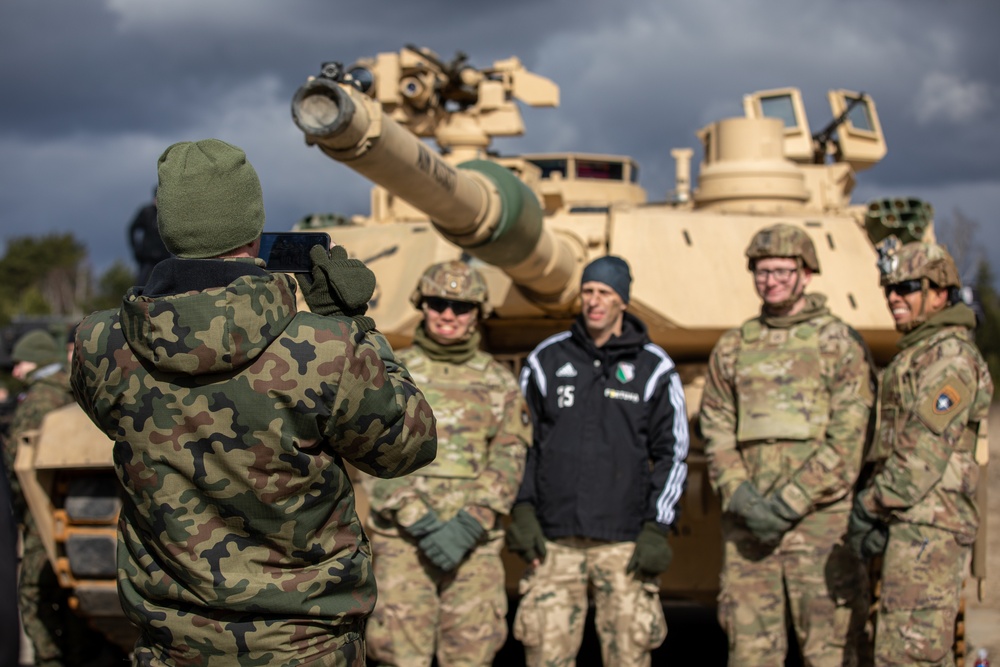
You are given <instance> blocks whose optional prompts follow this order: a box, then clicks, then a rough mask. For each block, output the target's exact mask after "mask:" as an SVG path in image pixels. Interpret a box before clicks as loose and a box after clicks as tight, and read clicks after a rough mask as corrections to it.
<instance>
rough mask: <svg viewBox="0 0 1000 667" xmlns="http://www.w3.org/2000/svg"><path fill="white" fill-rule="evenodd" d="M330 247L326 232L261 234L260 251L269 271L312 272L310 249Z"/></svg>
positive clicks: (328, 236) (260, 255)
mask: <svg viewBox="0 0 1000 667" xmlns="http://www.w3.org/2000/svg"><path fill="white" fill-rule="evenodd" d="M317 245H318V246H323V247H324V248H326V249H329V248H330V235H329V234H327V233H326V232H264V233H263V234H261V235H260V253H259V254H258V255H257V256H258V257H260V258H261V259H262V260H264V266H265V267H266V268H267V270H268V271H277V272H281V273H310V272H312V268H313V262H312V259H310V258H309V251H310V250H311V249H312V248H313V246H317Z"/></svg>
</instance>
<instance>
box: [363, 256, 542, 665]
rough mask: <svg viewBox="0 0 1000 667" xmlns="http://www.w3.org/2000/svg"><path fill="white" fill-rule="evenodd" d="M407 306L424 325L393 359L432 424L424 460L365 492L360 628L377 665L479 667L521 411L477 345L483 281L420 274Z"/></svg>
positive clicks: (510, 383)
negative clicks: (372, 594)
mask: <svg viewBox="0 0 1000 667" xmlns="http://www.w3.org/2000/svg"><path fill="white" fill-rule="evenodd" d="M411 301H412V302H413V304H414V306H416V307H417V308H419V309H421V310H422V311H423V313H424V319H423V321H422V322H421V324H420V325H419V326H418V327H417V330H416V332H415V333H414V337H413V346H412V347H410V348H407V349H406V350H403V351H401V352H400V355H399V356H400V360H401V361H402V362H403V363H404V364H405V365H406V367H407V369H408V370H409V371H410V373H411V374H412V375H413V379H414V380H415V381H416V382H417V384H418V386H420V388H421V389H422V390H423V391H424V394H425V395H426V396H427V401H428V402H429V403H430V404H431V407H432V408H433V409H434V415H435V417H436V418H437V424H438V456H437V459H436V460H435V461H434V463H432V464H430V465H428V466H427V467H425V468H423V469H422V470H420V472H419V473H417V474H414V475H409V476H407V477H406V478H404V479H399V480H376V481H375V482H374V483H373V484H372V485H371V487H370V488H371V492H370V499H371V508H372V513H371V520H370V523H369V526H370V528H371V533H372V536H371V540H372V550H373V555H374V558H375V576H376V577H377V578H378V581H379V583H380V584H381V595H380V596H379V601H378V605H376V607H375V612H374V614H373V615H372V619H371V622H370V623H369V624H368V647H369V652H370V655H371V656H372V657H373V658H375V659H376V660H377V661H379V664H383V665H398V666H400V667H430V664H431V661H432V660H433V658H434V657H435V655H436V656H437V664H439V665H441V667H455V666H458V665H465V666H469V667H472V666H480V665H489V664H491V663H492V661H493V657H494V655H495V654H496V652H497V651H498V650H499V649H500V647H501V646H503V643H504V641H505V640H506V638H507V620H506V617H507V595H506V591H505V590H504V568H503V562H502V561H501V560H500V549H501V547H502V546H503V529H502V527H501V524H500V519H501V517H503V516H504V515H506V514H507V513H508V512H510V507H511V504H512V503H513V502H514V496H515V494H516V493H517V489H518V486H519V485H520V483H521V477H522V475H523V474H524V458H525V452H526V450H527V446H528V444H529V443H530V442H531V425H530V419H529V417H528V408H527V405H526V404H525V402H524V398H523V397H522V396H521V392H520V390H519V389H518V386H517V381H516V379H515V378H514V376H513V374H511V372H510V371H509V370H508V369H507V368H506V367H505V366H503V365H502V364H500V363H499V362H497V361H496V360H495V359H493V357H491V356H490V355H489V354H487V353H486V352H483V351H481V350H480V349H479V343H480V338H481V336H480V333H479V332H478V331H477V330H476V326H477V322H478V320H480V319H482V318H484V317H486V316H487V315H488V299H487V290H486V283H485V281H484V280H483V278H482V276H481V275H480V274H479V273H478V272H477V271H476V270H475V269H473V268H472V267H470V266H469V265H467V264H465V263H463V262H459V261H452V262H444V263H442V264H434V265H432V266H431V267H429V268H428V269H427V270H426V271H425V272H424V274H423V276H422V277H421V279H420V282H419V284H418V285H417V289H416V290H415V291H414V293H413V296H412V297H411Z"/></svg>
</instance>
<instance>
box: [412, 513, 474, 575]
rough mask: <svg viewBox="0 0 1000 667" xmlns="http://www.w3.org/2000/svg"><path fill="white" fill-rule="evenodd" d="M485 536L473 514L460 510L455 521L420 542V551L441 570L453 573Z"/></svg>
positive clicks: (446, 523)
mask: <svg viewBox="0 0 1000 667" xmlns="http://www.w3.org/2000/svg"><path fill="white" fill-rule="evenodd" d="M417 523H420V522H419V521H418V522H417ZM485 534H486V530H485V529H484V528H483V527H482V526H481V525H480V524H479V522H478V521H476V519H475V518H474V517H473V516H472V515H471V514H469V513H468V512H466V511H465V510H459V512H458V514H456V515H455V518H454V519H452V520H451V521H446V522H445V523H444V525H442V526H441V527H440V528H438V529H437V530H435V531H433V532H431V533H428V534H427V535H425V536H424V537H423V538H422V539H421V540H420V550H421V551H423V552H424V554H426V556H427V557H428V558H429V559H430V560H431V562H432V563H434V564H435V565H437V566H438V567H439V568H441V569H442V570H444V571H445V572H451V571H452V570H454V569H455V568H456V567H458V564H459V563H461V562H462V559H463V558H465V555H466V554H467V553H469V551H470V550H471V549H472V548H473V547H474V546H476V543H477V542H479V540H480V539H481V538H482V536H483V535H485Z"/></svg>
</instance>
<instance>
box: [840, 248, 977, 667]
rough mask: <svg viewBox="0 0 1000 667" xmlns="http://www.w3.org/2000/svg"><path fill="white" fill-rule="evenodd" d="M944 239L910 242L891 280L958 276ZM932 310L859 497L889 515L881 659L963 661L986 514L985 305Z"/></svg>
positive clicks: (886, 385)
mask: <svg viewBox="0 0 1000 667" xmlns="http://www.w3.org/2000/svg"><path fill="white" fill-rule="evenodd" d="M936 248H937V247H936V246H933V245H931V246H928V245H926V244H908V245H907V246H903V250H902V251H901V253H900V255H901V258H900V260H901V261H900V264H901V265H897V266H896V268H895V269H894V270H893V271H891V272H889V273H887V274H886V275H884V276H883V284H892V283H895V282H901V281H902V280H904V279H910V278H914V277H917V278H919V277H920V276H921V274H923V276H924V280H925V283H924V293H925V300H926V292H927V283H926V275H927V274H928V273H930V274H931V275H933V276H934V277H935V280H936V284H937V285H938V286H940V287H948V286H956V287H957V286H958V276H957V272H955V270H954V264H953V263H952V261H951V259H950V257H949V256H947V255H946V254H945V253H943V252H940V253H939V252H936ZM945 264H947V265H948V266H947V268H948V270H947V271H945V270H942V267H943V266H944V265H945ZM928 269H930V270H929V271H928ZM935 274H936V275H935ZM949 275H950V279H949V278H947V277H945V276H949ZM925 302H926V301H925ZM921 319H925V321H922V322H919V323H918V324H917V326H916V327H915V328H912V329H911V330H910V331H908V332H907V333H906V334H905V335H904V336H903V337H902V338H901V339H900V341H899V343H898V346H899V348H900V352H899V353H898V354H897V355H896V356H895V357H894V358H893V359H892V361H891V362H890V364H889V366H888V367H887V368H886V369H885V372H884V373H883V375H882V385H881V390H880V395H879V412H880V415H879V417H880V420H879V431H878V435H877V436H876V438H875V443H874V445H873V447H872V451H871V453H870V454H869V456H868V460H869V461H871V462H872V463H874V465H875V469H874V474H873V475H872V476H871V477H870V478H869V479H868V482H867V484H866V487H865V488H864V489H863V490H862V491H860V492H859V493H858V498H857V504H858V505H860V506H861V507H863V508H864V509H865V510H866V511H867V512H868V513H869V514H870V515H872V516H875V517H878V518H879V519H881V520H882V521H884V522H885V523H886V524H887V525H888V542H887V544H886V548H885V553H884V556H883V561H882V563H883V564H882V585H881V596H880V598H879V610H878V620H877V624H876V638H875V662H876V664H877V665H886V666H888V665H954V664H955V663H954V656H953V654H952V644H953V642H954V637H955V635H954V630H955V617H956V615H957V613H958V608H959V603H960V596H961V589H962V580H963V578H964V576H965V574H966V569H967V567H968V563H969V556H970V552H971V545H972V543H973V542H974V541H975V537H976V529H977V528H978V526H979V521H980V520H981V518H980V515H979V508H977V506H976V501H975V496H976V487H977V485H978V484H979V481H980V480H979V466H978V465H977V462H976V458H975V454H976V447H977V444H978V445H979V446H982V447H985V446H986V438H985V436H986V419H987V416H988V413H989V405H990V400H991V398H992V396H993V380H992V379H991V377H990V373H989V370H988V368H987V366H986V362H985V361H984V360H983V357H982V354H980V352H979V349H978V348H977V347H976V344H975V340H974V337H973V329H974V328H975V326H976V318H975V314H974V313H973V312H972V310H971V309H970V308H969V307H967V306H966V305H965V304H962V303H957V304H955V305H951V306H947V307H945V308H944V309H943V310H941V311H939V312H937V313H935V314H933V315H931V316H930V317H929V318H921Z"/></svg>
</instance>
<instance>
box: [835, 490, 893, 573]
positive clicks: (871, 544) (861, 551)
mask: <svg viewBox="0 0 1000 667" xmlns="http://www.w3.org/2000/svg"><path fill="white" fill-rule="evenodd" d="M863 496H864V492H861V493H859V494H857V495H855V496H854V505H853V506H852V507H851V516H850V517H849V518H848V519H847V536H846V537H845V538H844V543H845V544H847V546H848V547H849V548H850V550H851V551H853V552H854V555H856V556H857V557H858V558H860V559H862V560H868V559H869V558H871V557H872V556H876V555H878V554H880V553H882V552H883V551H885V545H886V543H887V542H888V541H889V527H888V526H887V525H886V524H885V522H884V521H882V520H881V519H880V518H879V517H878V516H876V515H874V514H872V513H871V512H869V511H868V508H866V507H865V505H864V502H863V500H864V497H863Z"/></svg>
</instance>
